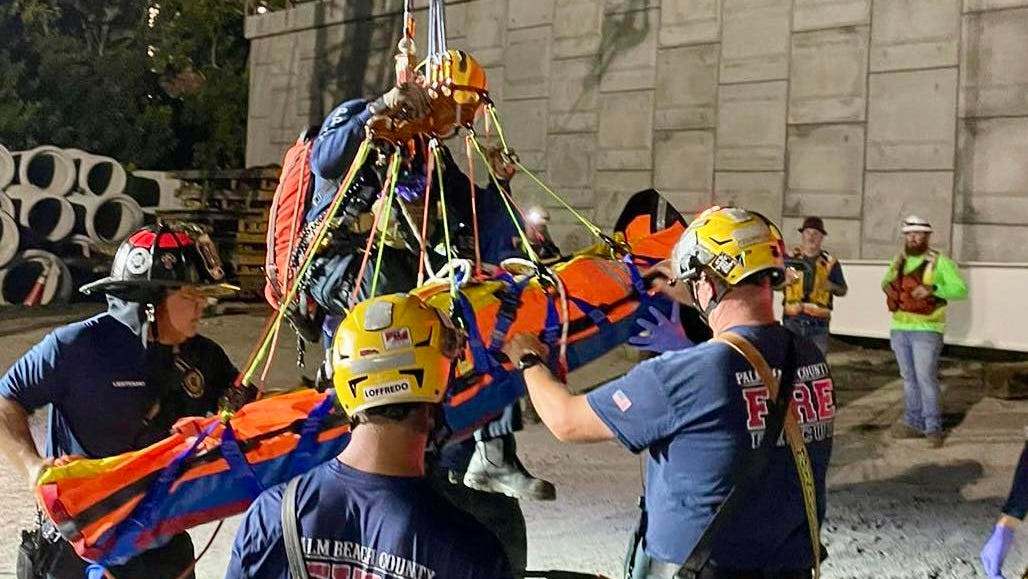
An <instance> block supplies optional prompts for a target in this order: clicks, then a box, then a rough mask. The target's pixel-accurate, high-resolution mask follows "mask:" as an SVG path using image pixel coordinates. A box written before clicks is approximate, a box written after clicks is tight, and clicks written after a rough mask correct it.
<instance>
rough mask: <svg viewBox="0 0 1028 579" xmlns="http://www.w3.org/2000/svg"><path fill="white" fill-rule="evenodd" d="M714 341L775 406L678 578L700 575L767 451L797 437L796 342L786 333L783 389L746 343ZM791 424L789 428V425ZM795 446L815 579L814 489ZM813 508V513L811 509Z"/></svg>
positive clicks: (731, 337)
mask: <svg viewBox="0 0 1028 579" xmlns="http://www.w3.org/2000/svg"><path fill="white" fill-rule="evenodd" d="M714 339H715V340H717V341H719V342H722V343H724V344H727V345H728V346H730V347H731V348H732V349H734V350H735V351H736V352H738V353H739V354H740V355H741V356H743V357H744V358H745V359H746V361H747V362H749V364H750V365H751V366H752V367H753V369H754V370H756V372H757V374H758V375H759V376H760V378H761V381H762V382H763V383H764V385H765V386H767V389H768V399H769V400H774V401H775V403H774V405H773V407H772V408H771V412H769V413H768V416H767V422H766V429H765V431H764V439H763V440H762V441H761V443H760V446H759V447H758V448H757V450H756V451H755V452H753V453H751V456H750V460H749V461H747V463H746V464H745V465H744V466H743V468H742V473H741V477H740V478H739V479H738V480H739V481H740V482H739V483H738V484H736V486H735V487H733V488H732V490H731V491H729V494H728V497H726V498H725V501H724V502H723V503H722V504H721V506H720V507H718V510H717V512H716V513H715V514H714V518H713V519H712V520H711V521H710V523H708V525H707V528H706V529H704V530H703V534H702V535H701V536H700V539H699V541H698V542H697V543H696V546H695V547H694V548H693V551H692V553H690V554H689V557H688V558H687V559H686V561H685V564H684V565H683V566H682V568H681V570H679V572H678V574H677V577H680V578H683V579H684V578H694V577H697V576H699V574H700V572H701V571H702V570H703V568H704V567H705V566H706V565H707V562H708V561H709V560H710V554H711V551H712V550H713V544H714V537H715V536H716V534H717V531H718V529H720V528H721V527H722V526H723V525H724V523H725V522H726V521H727V520H729V519H730V518H731V514H732V513H733V512H734V511H735V510H736V509H737V508H738V506H739V505H740V504H741V503H742V498H743V497H745V496H746V495H747V494H749V493H750V492H751V491H752V489H753V488H755V487H756V486H757V484H758V483H759V480H760V478H761V475H762V474H763V472H764V469H765V468H766V467H767V463H768V462H769V460H770V451H771V449H772V448H773V447H774V446H775V443H776V442H777V441H778V439H779V437H781V435H782V431H783V429H784V430H785V432H786V438H787V439H788V440H789V442H790V447H792V446H793V444H792V443H793V440H794V438H795V437H794V436H793V435H790V430H795V433H794V434H796V435H799V434H800V432H799V424H798V423H797V422H796V417H795V415H794V414H793V413H792V412H788V411H787V410H788V408H789V403H790V401H791V399H792V389H793V384H794V380H793V377H794V375H795V371H796V355H795V349H796V340H795V336H794V335H793V334H792V333H791V332H790V333H789V341H788V343H787V346H786V355H785V363H784V365H783V368H782V378H783V381H784V382H785V383H786V385H787V386H786V387H785V388H780V387H779V381H778V380H777V379H776V378H775V375H774V372H772V371H771V368H770V366H768V364H767V361H766V360H764V357H763V356H762V355H761V354H760V352H759V351H758V350H757V348H756V347H754V346H753V344H751V343H750V342H749V341H748V340H746V339H745V338H743V337H742V336H739V335H738V334H733V333H731V332H726V333H724V334H721V335H720V336H718V337H717V338H714ZM790 424H791V425H792V428H790V426H789V425H790ZM798 440H799V444H800V446H801V447H802V453H803V456H804V457H805V458H806V461H805V462H803V459H801V458H799V457H796V450H795V448H793V455H794V457H796V464H797V467H798V468H800V469H801V470H802V467H801V465H806V468H807V472H808V473H810V476H809V477H804V476H803V475H802V474H801V476H800V479H801V482H802V483H803V485H802V486H803V494H804V505H805V507H806V510H807V523H808V526H811V529H812V531H811V540H812V543H811V545H812V548H813V550H814V561H815V565H814V573H815V579H816V578H818V577H819V576H820V571H819V567H820V556H821V543H820V539H819V537H820V531H819V529H818V527H817V504H816V502H810V501H808V494H809V498H810V499H811V501H815V500H816V498H815V495H814V486H813V473H812V471H811V470H810V459H809V457H807V456H806V447H805V446H803V438H802V436H799V438H798ZM807 481H809V482H810V485H809V486H810V492H809V493H808V491H807V486H808V485H807ZM812 505H813V510H811V506H812Z"/></svg>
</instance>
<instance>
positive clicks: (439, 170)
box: [428, 139, 457, 303]
mask: <svg viewBox="0 0 1028 579" xmlns="http://www.w3.org/2000/svg"><path fill="white" fill-rule="evenodd" d="M428 146H429V148H431V149H432V155H433V156H434V157H435V175H436V182H437V183H438V184H439V207H440V209H439V212H440V213H442V214H443V243H445V244H446V264H447V267H449V268H450V297H451V298H453V303H457V277H456V274H457V272H455V271H453V267H454V266H453V246H452V245H450V220H449V217H448V216H447V211H446V191H445V190H444V189H445V188H444V187H443V154H442V153H440V152H439V145H438V143H437V142H436V141H435V139H433V140H432V142H431V143H429V145H428Z"/></svg>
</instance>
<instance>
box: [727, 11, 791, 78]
mask: <svg viewBox="0 0 1028 579" xmlns="http://www.w3.org/2000/svg"><path fill="white" fill-rule="evenodd" d="M790 2H791V0H723V5H722V18H723V19H724V23H723V28H724V30H723V32H722V36H721V82H722V83H730V82H731V83H734V82H752V81H758V80H773V79H784V78H788V77H789V27H790V25H791V14H790V13H789V7H790Z"/></svg>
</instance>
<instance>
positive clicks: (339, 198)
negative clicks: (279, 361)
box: [242, 139, 371, 384]
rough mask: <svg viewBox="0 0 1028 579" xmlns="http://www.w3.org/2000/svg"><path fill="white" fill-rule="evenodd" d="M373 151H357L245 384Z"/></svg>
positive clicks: (245, 378) (368, 144) (246, 374)
mask: <svg viewBox="0 0 1028 579" xmlns="http://www.w3.org/2000/svg"><path fill="white" fill-rule="evenodd" d="M370 150H371V139H364V141H363V142H362V143H361V144H360V147H359V148H358V149H357V154H356V155H355V156H354V159H353V162H352V163H350V168H349V170H347V172H346V177H345V178H343V182H342V184H341V185H340V186H339V189H338V190H337V193H336V196H335V199H334V200H333V201H332V205H330V206H329V208H328V211H327V212H326V213H325V222H324V223H323V224H322V227H320V228H319V230H318V234H317V235H316V236H315V237H314V239H313V240H311V243H310V245H309V246H308V248H307V255H306V258H305V259H304V261H303V263H302V264H300V267H299V269H297V271H296V276H295V277H294V278H293V279H294V280H295V281H294V283H293V285H292V287H290V288H289V292H288V293H287V294H286V298H285V299H284V300H282V301H281V302H280V304H279V307H278V310H277V311H276V312H275V321H274V322H273V323H272V325H271V328H270V331H269V332H268V333H267V334H265V336H264V339H263V341H262V342H261V347H260V348H259V349H258V350H257V354H256V355H255V356H254V358H253V360H251V361H250V364H249V366H248V367H247V368H246V372H244V373H243V382H242V383H243V384H248V383H249V382H250V378H251V377H253V373H254V371H255V370H256V369H257V366H258V365H259V364H260V362H261V360H263V359H264V356H266V355H267V352H268V346H269V344H270V343H271V341H272V336H274V335H275V334H276V333H278V328H279V326H280V325H281V324H282V317H283V316H284V315H285V312H286V308H287V307H289V304H291V303H293V299H294V298H295V297H296V292H297V291H299V289H300V283H299V280H301V279H303V276H304V274H306V273H307V270H308V269H309V268H310V266H311V263H312V262H313V261H314V255H315V254H316V253H317V247H318V246H320V245H321V242H322V241H324V239H325V236H326V235H327V234H328V230H329V229H330V226H329V222H330V221H331V220H332V218H333V217H334V216H335V214H336V211H338V210H339V206H340V205H342V203H343V199H344V198H346V192H347V191H349V190H350V185H352V184H353V180H354V179H356V178H357V171H359V170H360V168H361V167H362V166H363V165H364V161H365V160H366V159H367V158H368V151H370Z"/></svg>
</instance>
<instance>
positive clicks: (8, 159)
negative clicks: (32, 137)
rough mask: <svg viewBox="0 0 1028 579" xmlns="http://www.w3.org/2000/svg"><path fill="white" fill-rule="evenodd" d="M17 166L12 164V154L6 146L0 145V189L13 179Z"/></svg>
mask: <svg viewBox="0 0 1028 579" xmlns="http://www.w3.org/2000/svg"><path fill="white" fill-rule="evenodd" d="M17 172H18V168H17V166H16V165H15V164H14V156H13V155H11V152H10V151H8V150H7V147H5V146H3V145H0V189H3V188H4V187H7V186H8V185H10V184H11V181H13V180H14V176H15V174H17Z"/></svg>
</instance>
